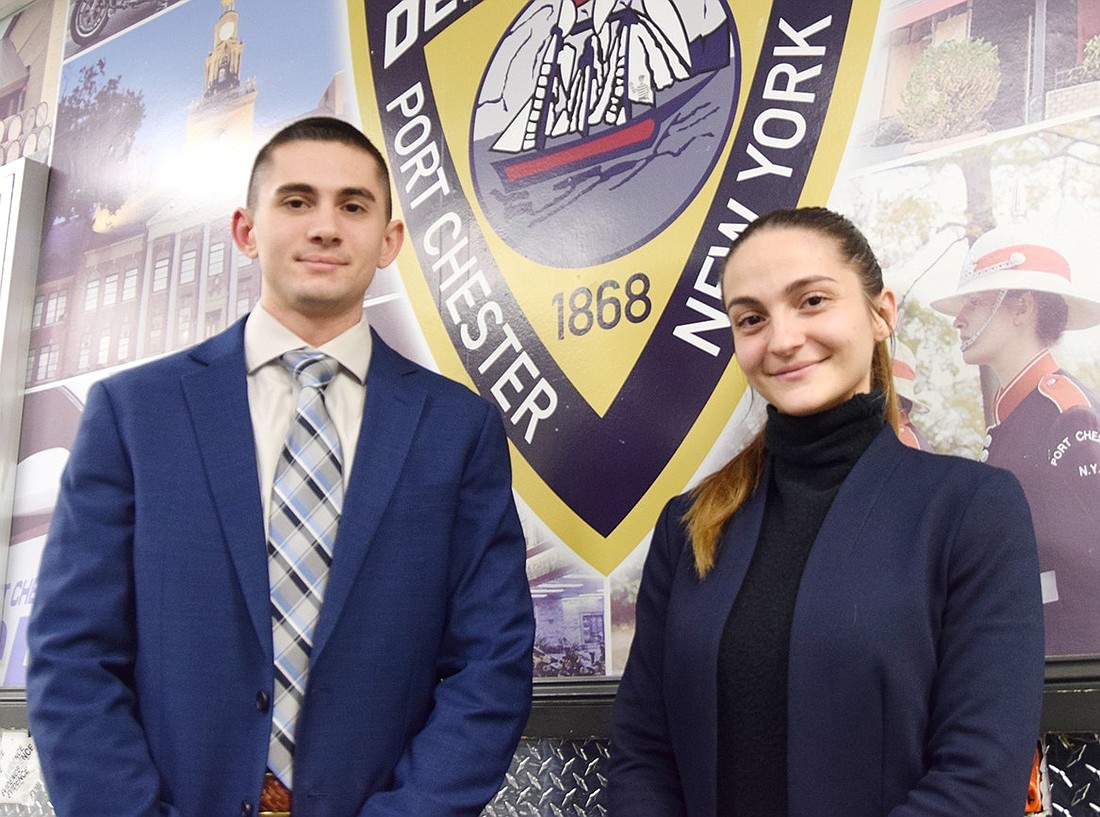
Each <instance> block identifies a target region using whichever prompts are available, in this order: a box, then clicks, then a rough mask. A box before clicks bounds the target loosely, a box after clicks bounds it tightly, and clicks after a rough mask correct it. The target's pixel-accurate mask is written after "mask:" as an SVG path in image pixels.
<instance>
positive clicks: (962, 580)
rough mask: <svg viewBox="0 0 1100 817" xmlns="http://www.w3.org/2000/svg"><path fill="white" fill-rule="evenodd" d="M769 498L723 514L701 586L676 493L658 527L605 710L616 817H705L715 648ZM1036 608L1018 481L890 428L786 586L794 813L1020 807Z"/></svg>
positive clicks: (711, 785)
mask: <svg viewBox="0 0 1100 817" xmlns="http://www.w3.org/2000/svg"><path fill="white" fill-rule="evenodd" d="M764 480H765V481H763V482H762V483H761V484H763V485H766V484H767V482H766V480H767V474H765V476H764ZM764 494H765V491H762V490H758V491H757V492H756V493H755V494H754V495H753V496H752V497H750V499H749V500H748V501H747V502H746V503H745V505H744V506H743V507H742V509H741V510H740V511H739V512H738V513H737V514H736V515H735V516H734V518H733V519H732V520H731V521H730V522H729V524H727V526H726V528H725V530H724V531H723V533H722V538H721V541H720V544H719V552H718V559H717V563H716V565H715V567H714V569H713V570H712V571H711V573H710V574H709V575H708V576H707V577H706V578H705V579H702V580H701V579H699V578H698V576H697V575H696V573H695V569H694V562H693V557H692V554H691V548H690V547H689V546H688V545H687V544H686V533H685V529H684V525H683V522H682V517H683V514H684V512H685V511H686V509H687V507H688V500H687V498H686V496H681V497H677V498H675V499H673V500H672V501H671V502H670V503H669V504H668V505H667V506H666V508H665V510H664V512H663V514H662V515H661V518H660V520H659V521H658V523H657V526H656V529H655V530H654V534H653V543H652V546H651V548H650V552H649V556H648V557H647V560H646V564H645V569H644V572H643V576H642V583H641V588H640V590H639V595H638V602H637V630H636V633H635V636H634V644H633V646H632V648H631V652H630V658H629V661H628V662H627V666H626V670H625V672H624V674H623V679H622V683H621V685H620V687H619V693H618V697H617V699H616V703H615V715H614V730H613V737H612V757H611V764H610V799H611V807H612V812H611V813H612V815H613V816H614V817H618V816H619V815H621V817H649V816H650V815H692V817H712V815H714V813H715V798H716V790H717V782H716V768H717V745H718V735H717V725H716V724H717V720H716V712H717V689H716V686H717V675H718V669H717V661H718V645H719V641H720V639H721V636H722V630H723V628H724V627H725V624H726V619H727V617H728V615H729V611H730V607H731V605H732V604H733V600H734V597H735V596H736V595H737V592H738V589H739V587H740V585H741V582H742V580H743V579H744V576H745V571H746V569H747V568H748V564H749V560H750V558H751V556H752V551H753V548H754V547H755V544H756V541H757V539H758V536H759V532H760V523H761V519H762V516H763V510H764V498H765V497H764ZM1041 605H1042V602H1041V597H1040V590H1039V566H1038V559H1037V556H1036V548H1035V536H1034V531H1033V528H1032V522H1031V515H1030V512H1029V511H1028V507H1027V504H1026V501H1025V499H1024V495H1023V491H1022V490H1021V489H1020V486H1019V484H1018V483H1017V481H1016V479H1015V478H1014V477H1013V476H1012V475H1011V474H1009V473H1008V472H1007V471H1001V470H999V469H995V468H990V467H988V466H985V465H982V464H980V463H976V462H972V461H969V460H964V459H961V458H958V457H946V456H937V455H933V454H927V453H924V452H920V451H915V450H913V449H910V448H907V447H905V446H903V445H902V444H901V443H900V442H898V440H897V439H896V438H895V436H894V435H893V433H892V432H891V429H890V428H889V426H886V427H884V428H883V431H882V432H881V433H880V434H879V435H878V436H877V437H876V438H875V440H874V441H873V442H872V444H871V445H870V447H869V448H868V449H867V451H866V452H865V453H864V454H863V456H862V457H861V458H860V459H859V461H858V462H857V463H856V464H855V466H854V467H853V469H852V471H851V472H850V474H849V475H848V477H847V479H846V480H845V481H844V483H843V484H842V485H841V487H840V490H839V492H838V493H837V496H836V499H835V501H834V503H833V506H832V508H831V509H830V510H829V513H828V515H827V516H826V518H825V520H824V522H823V523H822V526H821V530H820V531H819V532H818V535H817V538H816V540H815V542H814V545H813V549H812V550H811V552H810V556H809V560H808V562H807V564H806V568H805V572H804V574H803V576H802V582H801V585H800V587H799V591H798V597H797V601H796V604H795V611H794V620H793V623H792V627H791V642H790V664H789V681H788V691H787V708H788V735H787V770H788V786H789V803H790V815H791V817H884V815H890V817H917V815H921V817H930V816H931V815H943V817H970V815H973V816H974V817H979V815H980V817H999V816H1000V815H1005V817H1009V815H1011V817H1016V815H1019V814H1021V813H1022V812H1023V807H1024V800H1025V796H1026V791H1027V781H1028V770H1029V767H1030V764H1031V761H1032V758H1033V756H1034V751H1035V744H1036V740H1037V738H1038V733H1039V713H1040V708H1041V701H1042V692H1043V622H1042V606H1041ZM741 813H743V814H754V815H755V814H767V813H768V804H766V803H755V804H744V808H743V809H742V810H741Z"/></svg>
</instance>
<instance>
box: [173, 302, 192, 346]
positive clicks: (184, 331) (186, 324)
mask: <svg viewBox="0 0 1100 817" xmlns="http://www.w3.org/2000/svg"><path fill="white" fill-rule="evenodd" d="M176 338H177V340H178V342H179V344H180V345H181V346H182V345H183V344H186V343H190V342H191V307H189V306H184V307H180V311H179V322H178V324H177V328H176Z"/></svg>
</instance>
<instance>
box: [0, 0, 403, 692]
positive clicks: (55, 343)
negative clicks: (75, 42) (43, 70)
mask: <svg viewBox="0 0 1100 817" xmlns="http://www.w3.org/2000/svg"><path fill="white" fill-rule="evenodd" d="M62 5H63V4H62ZM138 5H140V6H141V8H140V9H139V8H137V6H135V9H134V11H133V13H131V12H129V11H123V12H120V13H119V15H118V16H117V18H112V21H111V24H110V25H109V26H107V27H105V29H104V31H103V35H102V37H101V38H99V39H98V40H96V41H95V42H93V43H91V44H89V45H88V46H87V47H85V48H82V49H75V50H71V51H70V53H71V54H72V56H71V57H70V58H69V59H68V60H67V61H66V62H65V63H64V64H63V65H62V67H61V81H60V91H59V100H58V106H57V118H56V130H55V133H54V138H53V145H54V146H53V151H52V154H51V168H52V171H51V179H50V188H49V195H48V198H47V205H46V210H47V216H46V226H45V230H44V239H43V247H42V253H41V260H40V266H39V275H38V284H37V296H36V300H35V307H34V316H33V319H32V334H31V352H30V357H29V360H28V364H27V398H26V403H25V409H24V423H23V430H22V436H21V440H20V455H19V465H18V471H17V479H16V501H15V508H14V520H13V531H12V546H11V550H10V558H9V570H8V577H7V580H8V592H7V593H6V595H5V600H6V603H5V605H4V618H3V622H4V633H5V634H6V635H7V637H6V638H5V639H4V642H3V654H2V656H0V677H2V679H3V683H4V684H6V685H15V686H20V685H22V683H23V678H24V665H23V662H24V659H25V651H26V643H25V636H24V633H25V627H26V618H27V616H28V615H29V613H30V608H31V604H32V603H33V599H34V583H35V576H36V575H37V565H38V560H39V558H40V556H41V548H42V544H43V541H44V537H45V533H46V529H47V527H48V523H49V518H50V514H51V512H52V509H53V504H54V498H55V496H56V490H57V482H58V478H59V475H60V472H61V469H62V468H63V467H64V464H65V462H66V460H67V457H68V449H69V446H70V445H71V442H72V438H73V435H74V434H75V431H76V426H77V423H78V422H79V417H80V411H81V410H82V407H83V399H84V396H85V395H86V394H87V390H88V387H89V386H90V385H91V383H92V382H93V381H94V380H95V379H98V378H100V377H103V376H105V375H106V374H108V373H110V372H111V371H114V370H116V369H118V368H120V367H125V366H132V365H134V364H135V363H138V362H140V361H142V360H145V359H148V358H150V357H153V356H157V355H162V354H166V353H168V352H171V351H174V350H176V349H181V348H184V347H186V346H189V345H191V344H193V343H196V342H197V341H199V340H202V339H203V338H205V337H208V336H210V335H212V334H213V333H215V332H217V331H220V330H221V329H224V328H225V327H226V326H228V325H229V324H230V323H232V322H233V321H235V320H236V319H237V318H238V317H239V316H240V315H243V314H245V313H246V312H247V311H248V310H249V309H251V308H252V306H253V305H254V304H255V302H256V299H257V297H258V294H259V271H258V269H256V268H255V265H254V264H252V263H250V262H249V260H248V259H247V258H243V257H240V256H238V254H237V253H236V251H235V250H234V248H233V245H232V242H231V240H230V237H229V224H230V216H231V214H232V212H233V209H234V208H235V207H236V206H238V205H239V204H241V203H243V199H244V192H245V186H246V183H247V176H248V170H249V167H250V166H251V163H252V159H253V157H254V155H255V152H256V150H257V149H258V147H259V146H260V145H261V144H262V143H263V142H264V141H266V139H267V138H268V137H269V136H270V135H271V134H272V133H273V132H274V131H275V130H277V129H278V128H279V127H281V126H282V125H284V124H286V123H287V122H289V121H291V120H293V119H296V118H300V117H302V116H306V115H310V114H314V113H326V114H330V115H335V116H341V117H344V118H348V119H355V118H356V114H355V108H354V101H353V98H352V97H353V95H352V94H351V90H350V58H349V56H348V49H347V38H346V36H345V32H346V25H345V22H344V12H343V7H342V4H338V3H336V2H328V3H325V2H322V3H310V4H301V3H297V2H293V1H292V0H262V2H261V0H239V1H238V0H188V1H187V2H176V3H171V4H159V3H156V2H149V3H144V4H138ZM158 6H160V8H157V7H158ZM138 11H141V12H142V13H141V14H138ZM154 12H156V13H154ZM123 23H125V27H123V26H122V24H123ZM54 36H56V37H57V38H61V37H64V36H66V35H65V33H64V31H62V30H58V31H56V32H55V35H54ZM287 43H297V46H296V49H297V56H298V57H299V59H297V60H293V61H290V60H287V59H286V56H285V54H286V44H287ZM349 102H350V103H351V104H350V105H349ZM395 277H396V276H395V275H394V274H392V273H390V274H389V275H382V276H380V278H381V279H382V280H381V281H380V286H379V287H378V288H377V289H376V291H375V293H374V294H375V295H377V294H378V293H380V292H381V293H383V296H382V297H380V300H381V301H382V305H381V306H379V307H378V311H380V312H382V313H383V315H385V313H387V312H395V311H396V310H395V309H394V306H393V305H391V304H389V302H388V299H387V298H386V297H385V296H384V293H385V292H386V287H387V281H390V280H392V279H393V278H395ZM384 322H385V320H383V319H380V320H379V323H384Z"/></svg>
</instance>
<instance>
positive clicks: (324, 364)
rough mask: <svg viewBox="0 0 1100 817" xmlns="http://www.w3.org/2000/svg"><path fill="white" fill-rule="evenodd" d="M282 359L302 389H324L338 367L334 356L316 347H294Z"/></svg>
mask: <svg viewBox="0 0 1100 817" xmlns="http://www.w3.org/2000/svg"><path fill="white" fill-rule="evenodd" d="M282 361H283V365H284V366H286V367H287V369H289V370H290V373H291V374H293V375H294V378H295V379H296V380H297V381H298V385H300V386H301V387H302V388H303V389H310V388H316V389H324V388H325V386H327V385H328V384H329V381H330V380H332V378H333V377H334V376H335V375H336V370H337V369H339V368H340V364H339V362H337V360H336V358H334V357H329V356H328V355H326V354H325V353H324V352H318V351H317V350H316V349H294V350H292V351H290V352H287V353H286V354H284V355H283V357H282Z"/></svg>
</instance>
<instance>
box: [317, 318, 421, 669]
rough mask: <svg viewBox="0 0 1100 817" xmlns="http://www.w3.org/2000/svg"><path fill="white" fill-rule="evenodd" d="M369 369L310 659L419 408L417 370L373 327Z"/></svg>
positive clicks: (354, 570) (371, 531)
mask: <svg viewBox="0 0 1100 817" xmlns="http://www.w3.org/2000/svg"><path fill="white" fill-rule="evenodd" d="M371 334H372V338H371V339H372V342H373V346H372V352H371V362H370V369H369V371H368V372H367V398H366V403H365V404H364V406H363V422H362V425H361V426H360V429H359V440H358V443H357V445H356V449H355V464H354V466H353V468H352V473H351V479H350V481H349V482H348V485H347V490H346V491H345V494H344V510H343V513H342V514H341V517H340V528H339V530H338V531H337V534H336V544H335V546H334V549H333V556H332V567H331V569H330V570H329V579H328V586H327V587H326V588H325V600H324V604H322V605H321V617H320V619H319V621H318V622H317V628H316V629H315V630H314V633H313V653H312V659H311V660H312V661H313V662H314V663H315V662H316V661H317V659H318V656H319V655H320V654H321V651H322V650H323V649H324V647H325V644H326V643H327V641H328V638H329V636H330V635H331V634H332V631H333V629H334V627H335V625H336V621H337V620H338V619H339V616H340V612H341V610H343V607H344V604H345V603H346V602H347V600H348V596H349V595H350V593H351V589H352V587H353V585H354V583H355V579H356V576H357V575H358V573H359V570H360V568H361V567H362V564H363V559H364V557H365V556H366V553H367V549H368V547H369V546H370V543H371V541H372V540H373V538H374V535H375V533H376V532H377V531H378V525H379V523H380V522H381V520H382V516H383V514H384V513H385V511H386V506H387V505H388V504H389V501H390V497H391V495H392V494H393V491H394V488H395V487H396V485H397V481H398V478H399V477H400V475H401V471H402V469H403V468H404V465H405V459H406V457H407V456H408V453H409V448H410V446H411V445H412V441H413V436H414V434H415V433H416V427H417V424H418V423H419V422H420V415H421V412H422V411H423V408H424V400H425V392H424V391H423V389H420V388H417V387H415V386H414V385H413V381H415V379H416V374H417V369H416V367H415V366H413V365H412V364H411V363H409V362H408V361H407V360H405V359H404V358H402V357H401V356H400V355H398V354H397V353H396V352H394V351H393V350H392V349H390V348H389V347H388V346H386V344H385V343H383V341H382V339H381V338H379V337H378V335H377V334H376V333H374V332H373V331H372V333H371Z"/></svg>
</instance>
